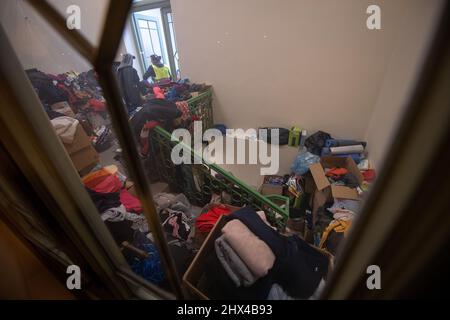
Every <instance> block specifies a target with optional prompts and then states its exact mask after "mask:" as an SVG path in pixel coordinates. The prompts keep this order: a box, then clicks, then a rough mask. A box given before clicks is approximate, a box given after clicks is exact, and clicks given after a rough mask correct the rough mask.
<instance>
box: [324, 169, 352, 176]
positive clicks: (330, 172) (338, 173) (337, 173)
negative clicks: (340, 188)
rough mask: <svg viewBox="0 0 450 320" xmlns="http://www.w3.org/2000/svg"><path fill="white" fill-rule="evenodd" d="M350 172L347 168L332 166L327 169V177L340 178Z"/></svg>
mask: <svg viewBox="0 0 450 320" xmlns="http://www.w3.org/2000/svg"><path fill="white" fill-rule="evenodd" d="M347 173H348V170H347V169H345V168H331V169H330V170H328V171H327V173H326V174H325V175H326V176H327V177H331V178H339V177H340V176H343V175H345V174H347Z"/></svg>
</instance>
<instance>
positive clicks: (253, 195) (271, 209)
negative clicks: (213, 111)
mask: <svg viewBox="0 0 450 320" xmlns="http://www.w3.org/2000/svg"><path fill="white" fill-rule="evenodd" d="M151 139H152V140H151V141H152V145H153V146H152V147H153V151H154V161H153V166H154V170H153V172H155V173H157V174H158V176H159V178H160V180H162V181H165V182H167V183H168V185H169V187H170V189H171V190H172V191H174V192H183V193H184V194H185V195H186V197H187V198H188V199H189V201H191V203H192V204H195V205H198V206H204V205H205V204H207V203H209V202H210V201H211V197H212V196H213V194H216V195H219V196H220V199H221V202H223V203H228V204H231V205H235V206H251V207H253V208H255V209H256V210H263V211H264V212H265V213H266V216H267V218H268V220H269V221H270V222H271V223H272V224H274V225H276V226H277V228H278V229H280V230H283V229H284V227H285V225H286V221H287V218H288V216H289V205H288V198H287V197H283V196H263V195H262V194H260V193H259V192H258V191H256V190H255V189H254V188H252V187H250V186H248V185H247V184H245V183H244V182H242V181H241V180H239V179H238V178H236V177H235V176H233V175H232V174H230V173H229V172H228V171H226V170H224V169H223V168H221V167H220V166H218V165H217V164H214V163H211V162H209V161H208V160H206V159H204V158H203V157H202V156H201V155H199V154H197V153H196V152H195V150H193V149H192V148H191V147H190V146H188V145H187V144H185V143H183V142H181V141H179V140H177V139H175V138H174V139H172V136H171V134H170V133H169V132H167V131H166V130H164V129H163V128H162V127H159V126H157V127H155V129H154V130H153V131H152V133H151ZM177 144H182V145H183V146H182V147H183V149H184V150H186V151H188V150H189V152H190V153H191V155H192V160H194V159H197V160H199V161H198V163H199V164H180V165H175V164H174V163H173V162H172V160H171V152H172V149H173V147H174V146H175V145H177ZM192 163H195V162H194V161H192ZM272 199H273V201H272ZM274 201H277V202H279V201H282V202H284V203H285V204H284V205H282V206H279V205H277V204H276V203H275V202H274Z"/></svg>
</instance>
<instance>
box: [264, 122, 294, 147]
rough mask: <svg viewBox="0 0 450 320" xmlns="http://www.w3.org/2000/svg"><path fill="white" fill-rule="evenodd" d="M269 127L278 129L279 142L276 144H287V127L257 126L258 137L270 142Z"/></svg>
mask: <svg viewBox="0 0 450 320" xmlns="http://www.w3.org/2000/svg"><path fill="white" fill-rule="evenodd" d="M261 129H264V130H263V131H260V130H261ZM271 129H278V130H279V131H278V132H279V142H278V144H279V145H280V146H282V145H286V144H288V141H289V129H286V128H276V127H264V128H259V130H258V133H259V139H260V140H262V141H264V142H267V143H272V137H271V133H272V131H271Z"/></svg>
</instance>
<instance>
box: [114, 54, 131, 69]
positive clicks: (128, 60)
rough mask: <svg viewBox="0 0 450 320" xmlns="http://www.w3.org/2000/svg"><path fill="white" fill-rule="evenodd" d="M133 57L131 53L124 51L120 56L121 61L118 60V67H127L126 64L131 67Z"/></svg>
mask: <svg viewBox="0 0 450 320" xmlns="http://www.w3.org/2000/svg"><path fill="white" fill-rule="evenodd" d="M133 59H134V56H133V55H132V54H129V53H125V54H124V55H123V56H122V61H121V62H120V65H119V68H118V69H122V68H124V67H128V66H130V67H132V66H133Z"/></svg>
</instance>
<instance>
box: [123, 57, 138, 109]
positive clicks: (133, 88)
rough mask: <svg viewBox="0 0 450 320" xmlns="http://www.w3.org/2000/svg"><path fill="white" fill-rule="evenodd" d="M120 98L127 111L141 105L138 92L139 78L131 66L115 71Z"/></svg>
mask: <svg viewBox="0 0 450 320" xmlns="http://www.w3.org/2000/svg"><path fill="white" fill-rule="evenodd" d="M117 77H118V80H119V86H120V90H121V93H122V97H123V99H124V100H125V103H126V104H127V107H128V109H135V108H137V107H139V106H140V105H141V103H142V101H141V94H140V91H139V76H138V74H137V71H136V69H134V68H133V67H131V66H127V67H123V68H121V69H119V70H118V71H117Z"/></svg>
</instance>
